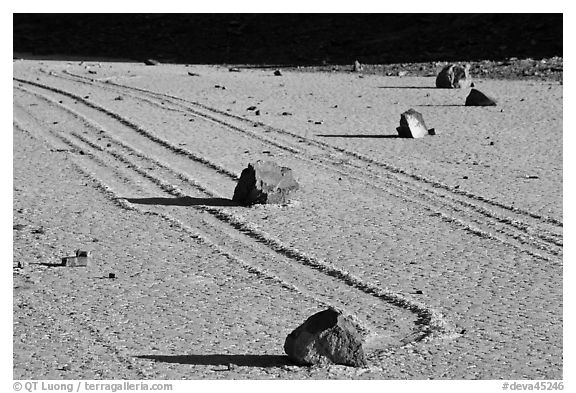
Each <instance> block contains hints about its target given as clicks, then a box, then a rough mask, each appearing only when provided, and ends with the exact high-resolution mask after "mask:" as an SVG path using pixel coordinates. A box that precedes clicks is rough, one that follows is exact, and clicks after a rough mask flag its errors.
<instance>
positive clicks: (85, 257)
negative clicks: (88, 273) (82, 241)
mask: <svg viewBox="0 0 576 393" xmlns="http://www.w3.org/2000/svg"><path fill="white" fill-rule="evenodd" d="M90 257H91V252H90V251H82V250H76V256H74V257H64V258H62V266H68V267H81V266H88V263H89V261H90Z"/></svg>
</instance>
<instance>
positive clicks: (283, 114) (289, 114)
mask: <svg viewBox="0 0 576 393" xmlns="http://www.w3.org/2000/svg"><path fill="white" fill-rule="evenodd" d="M282 116H292V113H290V112H282Z"/></svg>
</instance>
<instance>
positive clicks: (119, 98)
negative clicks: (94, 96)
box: [114, 96, 124, 101]
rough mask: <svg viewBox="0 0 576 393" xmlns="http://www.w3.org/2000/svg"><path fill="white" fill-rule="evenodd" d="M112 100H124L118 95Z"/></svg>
mask: <svg viewBox="0 0 576 393" xmlns="http://www.w3.org/2000/svg"><path fill="white" fill-rule="evenodd" d="M114 100H115V101H122V100H124V97H122V96H118V97H116V98H114Z"/></svg>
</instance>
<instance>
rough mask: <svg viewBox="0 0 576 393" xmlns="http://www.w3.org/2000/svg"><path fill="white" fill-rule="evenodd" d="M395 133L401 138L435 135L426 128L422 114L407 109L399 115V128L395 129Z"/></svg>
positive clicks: (432, 130)
mask: <svg viewBox="0 0 576 393" xmlns="http://www.w3.org/2000/svg"><path fill="white" fill-rule="evenodd" d="M396 131H398V135H399V136H400V137H401V138H423V137H425V136H426V135H435V134H436V132H435V130H434V129H433V128H431V129H430V130H428V129H427V128H426V123H424V118H423V117H422V114H420V113H419V112H417V111H415V110H414V109H408V110H407V111H406V112H404V113H402V114H401V115H400V127H397V128H396Z"/></svg>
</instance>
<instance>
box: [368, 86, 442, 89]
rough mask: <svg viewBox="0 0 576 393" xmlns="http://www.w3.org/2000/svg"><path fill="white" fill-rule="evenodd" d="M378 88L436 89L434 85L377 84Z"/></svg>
mask: <svg viewBox="0 0 576 393" xmlns="http://www.w3.org/2000/svg"><path fill="white" fill-rule="evenodd" d="M378 88H379V89H433V90H438V88H437V87H435V86H378Z"/></svg>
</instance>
